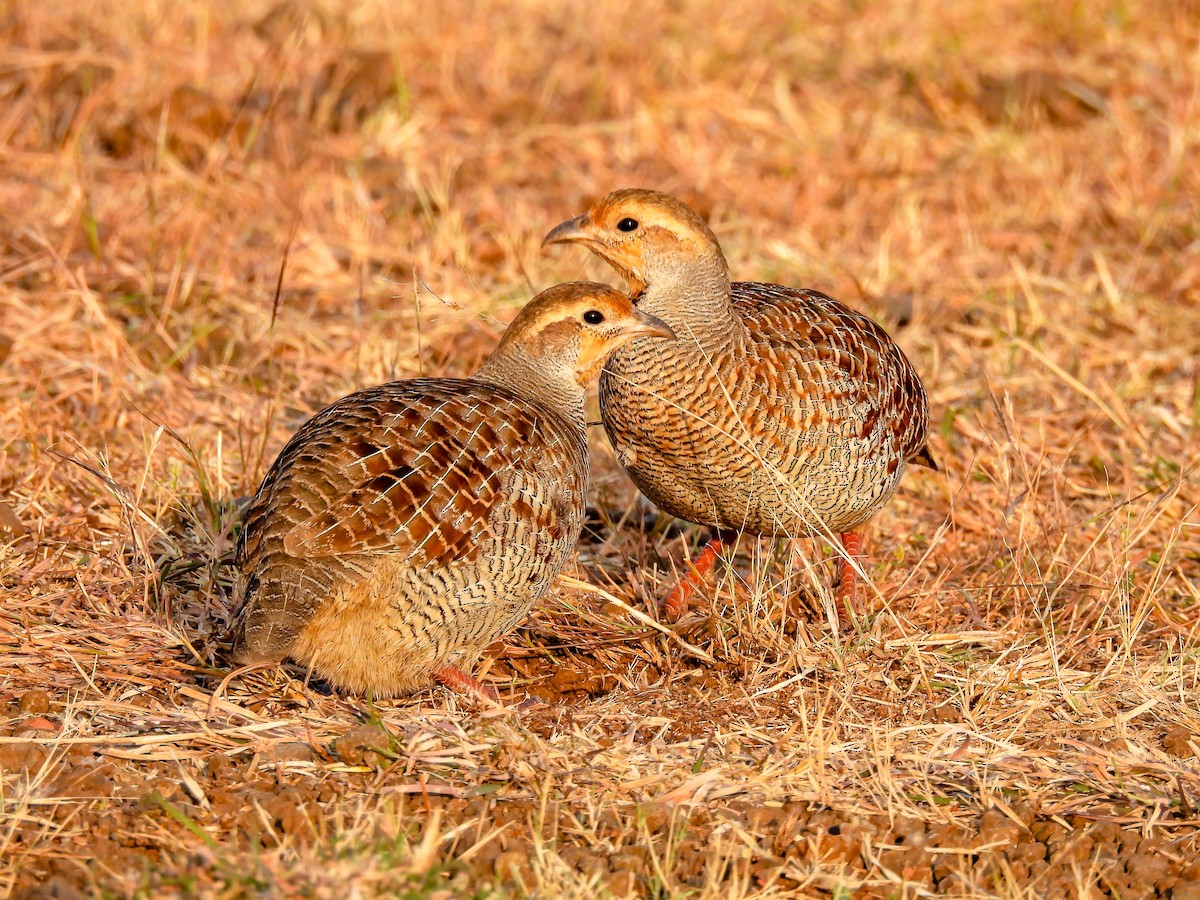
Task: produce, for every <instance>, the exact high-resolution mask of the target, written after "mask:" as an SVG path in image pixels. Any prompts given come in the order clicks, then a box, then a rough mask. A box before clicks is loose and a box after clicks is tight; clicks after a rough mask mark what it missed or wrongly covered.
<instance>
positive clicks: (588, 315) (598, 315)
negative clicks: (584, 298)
mask: <svg viewBox="0 0 1200 900" xmlns="http://www.w3.org/2000/svg"><path fill="white" fill-rule="evenodd" d="M583 321H585V322H587V323H588V324H589V325H599V324H600V323H601V322H603V321H604V313H602V312H600V310H598V309H589V310H588V311H587V312H585V313H584V314H583Z"/></svg>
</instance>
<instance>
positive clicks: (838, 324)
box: [544, 190, 936, 619]
mask: <svg viewBox="0 0 1200 900" xmlns="http://www.w3.org/2000/svg"><path fill="white" fill-rule="evenodd" d="M559 243H579V244H583V245H584V246H585V247H587V248H588V249H589V250H591V251H592V252H593V253H595V254H597V255H598V256H599V257H601V258H602V259H604V260H605V261H606V262H608V263H609V264H610V265H611V266H612V267H613V268H615V269H616V270H617V271H618V272H620V273H621V274H622V275H623V276H624V277H625V278H626V280H627V281H628V282H629V288H630V292H631V295H632V296H633V297H634V302H635V303H636V304H637V308H638V309H640V310H643V311H646V312H649V313H652V314H654V315H656V316H658V317H660V318H662V319H663V321H665V322H666V323H667V324H668V325H670V326H671V328H672V329H673V330H674V331H675V333H676V335H677V336H678V340H676V341H674V342H672V343H671V344H669V345H653V344H650V343H649V342H647V341H634V342H631V343H629V344H627V345H626V346H624V347H622V348H621V349H620V350H618V351H617V352H616V353H615V354H613V356H612V357H611V358H610V359H609V361H608V363H607V364H606V365H605V367H604V371H603V372H602V374H601V376H600V408H601V413H602V416H603V419H604V427H605V429H606V430H607V431H608V436H609V439H610V440H611V441H612V444H613V447H614V448H615V450H616V452H617V456H618V458H619V459H620V460H621V462H622V463H623V464H624V465H625V466H626V468H627V469H628V470H629V474H630V476H631V477H632V478H633V481H634V483H635V484H636V485H637V486H638V488H639V489H640V490H641V491H642V492H643V493H644V494H645V495H646V496H647V497H649V498H650V499H651V500H653V501H654V502H655V503H656V504H657V505H658V506H659V508H660V509H662V510H664V511H665V512H667V513H669V514H670V515H673V516H678V517H679V518H681V519H686V520H688V521H690V522H696V523H699V524H702V525H708V526H710V527H711V528H713V529H714V530H715V534H714V536H713V538H712V540H711V541H710V542H709V543H708V544H707V546H706V547H705V548H704V550H703V552H702V553H701V554H700V555H699V556H698V557H697V558H696V560H695V562H694V564H693V567H692V568H691V569H690V570H689V572H688V573H687V575H685V577H684V578H683V579H682V580H681V582H680V583H679V585H677V586H676V588H675V589H674V590H673V591H672V592H671V593H670V594H669V595H668V596H667V598H666V600H665V602H664V611H665V613H666V615H667V617H668V618H670V619H676V618H678V617H679V616H680V615H681V614H682V613H683V611H684V610H685V609H686V608H687V604H688V601H689V598H690V596H691V594H692V593H693V592H694V591H695V590H696V588H697V586H698V585H699V583H700V580H701V578H703V577H704V576H706V575H707V574H708V572H709V571H710V570H711V569H712V566H713V564H714V562H715V560H716V558H717V554H718V553H719V552H720V551H721V549H722V547H723V546H725V545H726V544H728V543H729V542H730V541H731V540H733V538H734V537H735V536H736V533H738V532H749V533H751V534H758V535H771V536H775V535H789V536H792V537H812V536H825V537H826V538H827V539H828V540H830V541H833V540H834V539H835V537H837V538H840V542H841V547H840V548H838V554H837V560H838V565H837V569H838V572H837V578H836V589H837V598H838V600H839V607H840V609H839V613H841V612H843V610H844V611H845V612H847V613H848V612H849V611H850V608H851V606H852V604H853V600H854V594H855V570H856V568H857V567H858V562H857V561H856V560H857V558H858V557H859V556H860V554H861V552H862V531H861V528H862V526H863V525H864V524H865V523H866V522H867V520H868V519H870V518H871V517H872V516H873V515H875V513H877V512H878V511H879V510H880V509H881V508H882V507H883V505H884V504H885V503H886V502H887V501H888V499H889V498H890V497H891V496H892V494H893V493H895V491H896V487H897V485H898V484H899V482H900V477H901V476H902V475H903V474H904V466H905V463H909V462H915V463H921V464H923V465H927V466H930V467H933V468H936V465H935V463H934V461H933V457H932V456H931V455H930V453H929V450H928V448H927V446H926V443H925V432H926V428H927V426H928V419H929V408H928V400H927V399H926V396H925V389H924V387H922V385H921V379H920V378H919V377H918V376H917V373H916V370H915V369H914V368H913V366H912V364H911V363H910V362H909V361H908V359H907V357H905V355H904V353H903V352H902V351H901V349H900V348H899V347H898V346H897V345H896V343H895V342H894V341H893V340H892V339H891V338H890V337H889V336H888V335H887V333H886V332H885V331H884V330H883V329H882V328H881V327H879V325H877V324H876V323H875V322H873V321H871V320H870V319H869V318H867V317H866V316H863V315H861V314H859V313H857V312H854V311H853V310H851V309H849V308H848V307H846V306H843V305H842V304H841V303H839V302H838V301H837V300H834V299H833V298H831V297H827V296H825V295H824V294H821V293H818V292H817V291H812V290H803V289H801V290H797V289H794V288H788V287H783V286H781V285H777V284H758V283H754V282H733V283H731V282H730V280H729V267H728V264H727V263H726V261H725V255H724V254H723V253H722V252H721V245H720V244H719V243H717V239H716V237H715V236H714V235H713V233H712V231H711V230H710V229H709V227H708V225H707V224H705V222H704V220H703V219H702V218H700V216H698V215H697V214H696V213H695V212H693V211H692V210H691V209H689V208H688V207H687V206H685V205H684V204H683V203H681V202H679V201H678V200H676V199H675V198H673V197H670V196H668V195H666V194H662V193H658V192H656V191H648V190H620V191H615V192H613V193H611V194H609V195H608V196H606V197H604V198H603V199H601V200H599V201H598V202H597V203H596V204H595V205H594V206H592V208H591V209H589V210H588V211H587V212H586V213H584V214H583V215H581V216H578V217H576V218H574V219H570V220H569V221H566V222H563V223H562V224H561V225H559V226H558V227H557V228H555V229H554V230H553V231H551V232H550V233H549V234H548V235H547V236H546V239H545V241H544V245H545V244H559ZM835 547H836V545H835Z"/></svg>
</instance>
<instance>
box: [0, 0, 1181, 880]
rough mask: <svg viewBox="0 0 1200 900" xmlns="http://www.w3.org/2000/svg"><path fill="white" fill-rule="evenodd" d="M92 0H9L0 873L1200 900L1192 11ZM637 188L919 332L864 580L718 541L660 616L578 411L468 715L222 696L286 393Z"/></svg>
mask: <svg viewBox="0 0 1200 900" xmlns="http://www.w3.org/2000/svg"><path fill="white" fill-rule="evenodd" d="M99 6H100V7H102V8H98V6H97V4H85V3H80V2H69V0H68V2H63V3H32V2H23V0H18V2H17V3H16V5H15V6H9V7H7V8H6V9H5V10H3V11H0V16H2V17H0V29H2V32H3V37H4V41H3V45H2V47H3V49H0V97H2V98H3V100H2V102H0V166H2V167H3V172H4V177H3V179H0V338H3V340H2V341H0V347H2V348H3V350H2V351H0V352H2V355H4V357H5V358H4V359H3V360H2V361H0V383H2V387H0V389H2V390H3V391H4V395H5V396H6V398H7V400H6V402H5V404H4V405H3V408H2V409H0V421H2V422H3V426H2V428H0V485H2V487H3V497H2V498H0V538H3V541H4V546H3V547H2V548H0V585H2V590H3V603H2V607H0V662H2V670H0V671H2V672H3V676H2V680H0V700H2V701H4V702H10V706H9V708H8V712H7V719H8V721H7V724H6V725H5V726H3V728H2V730H0V769H2V770H3V778H2V780H0V893H14V892H15V893H22V892H24V895H25V896H37V894H36V893H30V892H31V891H36V888H35V886H36V885H37V884H38V883H40V882H43V881H45V880H47V879H52V881H51V884H52V885H53V886H54V889H55V890H58V891H59V892H60V893H58V894H56V895H55V896H60V897H62V896H73V895H72V894H68V893H63V892H65V891H69V890H71V889H72V888H71V886H75V887H76V888H78V889H79V890H82V891H83V892H85V893H96V894H102V895H105V896H163V895H168V896H172V895H179V896H224V897H231V896H247V895H248V896H282V895H291V894H302V895H311V896H321V897H348V896H373V895H396V893H397V892H400V891H408V892H409V893H407V894H404V896H414V897H416V896H450V895H454V896H471V895H480V896H484V895H487V894H489V893H495V894H498V895H507V894H510V893H515V894H521V893H525V892H528V893H536V894H538V895H539V896H580V897H589V896H595V895H596V894H597V893H598V892H600V891H609V892H611V893H613V894H614V895H616V896H624V895H626V894H630V893H638V894H646V895H653V896H664V897H666V896H670V897H676V896H680V897H682V896H695V897H751V896H753V897H759V896H762V897H767V896H785V895H802V896H809V895H817V896H834V897H849V896H852V895H853V896H860V895H861V896H918V895H922V894H925V893H929V892H954V891H958V892H960V893H966V894H972V895H985V896H1005V897H1045V896H1059V895H1074V894H1080V895H1088V896H1101V895H1109V894H1111V895H1112V896H1121V897H1140V896H1152V895H1153V894H1154V893H1155V890H1156V889H1157V890H1158V891H1159V892H1160V893H1163V895H1165V892H1166V891H1168V890H1169V889H1171V887H1172V886H1174V887H1175V890H1176V892H1177V893H1176V896H1178V897H1194V896H1197V895H1198V894H1197V893H1186V891H1188V890H1191V891H1196V890H1197V888H1195V887H1194V886H1193V887H1186V886H1185V882H1186V881H1188V879H1192V880H1195V879H1200V868H1198V867H1197V866H1195V865H1192V866H1191V868H1190V869H1189V868H1188V865H1189V864H1190V862H1191V859H1193V858H1194V855H1195V852H1196V843H1197V838H1196V834H1197V825H1200V761H1198V760H1197V758H1196V755H1197V751H1198V749H1200V748H1198V747H1197V744H1198V743H1200V738H1198V737H1197V735H1200V713H1197V710H1196V704H1195V700H1196V697H1197V691H1198V687H1200V685H1198V682H1200V642H1198V626H1200V615H1198V613H1200V510H1198V509H1197V506H1198V504H1200V483H1198V478H1197V465H1198V464H1200V449H1198V448H1200V442H1198V441H1197V434H1198V429H1200V362H1198V360H1200V226H1198V222H1200V213H1198V208H1197V196H1198V187H1200V174H1198V173H1200V152H1198V148H1200V130H1198V129H1200V126H1198V125H1197V122H1198V121H1200V118H1198V116H1197V113H1198V106H1200V65H1198V62H1200V56H1198V53H1197V46H1198V41H1200V8H1198V7H1197V6H1196V4H1195V3H1171V2H1151V0H1144V2H1140V3H1139V2H1134V0H1129V2H1121V0H1113V2H1103V3H1073V4H1068V3H1057V4H1055V3H1051V4H1045V3H1040V2H1018V0H1000V2H996V0H989V2H983V0H964V2H960V3H956V4H936V3H915V2H910V3H882V2H878V3H876V2H871V3H858V4H849V5H847V4H841V3H832V2H829V3H826V2H818V3H813V4H795V5H792V4H770V3H765V2H764V3H759V4H741V5H739V6H738V9H737V12H736V13H735V12H734V7H732V6H730V5H728V4H719V3H708V2H695V3H683V4H673V5H671V8H670V10H669V11H668V10H665V9H664V10H658V9H655V8H653V6H652V5H651V4H647V3H632V2H630V3H626V2H617V3H613V4H593V5H591V6H587V7H584V6H569V7H564V5H563V4H554V3H529V4H525V5H524V6H520V7H513V6H511V5H506V4H498V3H497V4H480V3H470V2H465V0H449V2H446V3H443V4H440V5H437V8H435V5H433V4H421V5H419V6H420V10H419V11H417V5H415V4H414V5H412V6H413V9H411V10H406V9H405V8H403V5H399V4H384V3H374V2H371V3H362V4H350V3H345V4H338V3H333V2H330V3H328V4H320V5H319V4H313V5H311V6H305V5H304V4H281V5H279V6H277V7H272V6H271V5H270V4H269V3H262V2H252V3H248V4H234V3H218V4H213V5H210V6H205V5H201V4H197V3H189V4H182V3H181V4H166V3H159V2H152V0H142V2H141V3H140V4H138V3H127V2H123V3H115V2H109V3H101V4H99ZM793 7H794V8H793ZM801 7H802V8H801ZM518 10H519V11H518ZM630 185H645V186H654V187H658V188H661V189H664V190H668V191H672V192H675V193H678V194H680V195H681V196H683V197H684V198H685V199H687V200H689V201H690V202H692V203H694V204H695V205H696V206H697V207H698V208H700V209H701V210H702V211H703V212H704V213H705V214H706V215H708V216H709V217H710V219H711V220H712V222H713V224H714V226H715V228H716V230H717V232H718V234H719V235H720V236H721V238H722V240H723V242H724V244H725V247H726V250H727V253H728V255H729V257H730V259H731V262H732V265H733V268H734V271H735V273H736V274H737V275H738V276H739V277H742V278H757V279H764V280H779V281H783V282H786V283H791V284H797V285H801V284H803V285H810V286H813V287H816V288H819V289H822V290H826V291H828V292H830V293H832V294H834V295H835V296H839V297H841V298H843V299H845V300H847V301H849V302H850V303H852V304H853V305H856V306H859V307H861V308H863V309H865V310H867V311H869V312H871V313H872V314H874V315H876V316H877V317H879V318H880V319H881V320H882V321H884V322H885V323H887V324H888V326H889V328H891V329H892V330H893V332H894V333H896V334H897V336H898V338H899V340H900V341H901V342H902V344H903V345H904V347H905V349H906V350H907V351H908V352H909V353H910V355H911V356H912V357H913V359H914V361H915V362H916V363H917V366H918V368H919V369H920V370H921V371H922V373H923V374H924V377H925V380H926V384H927V385H928V386H929V388H930V393H931V399H932V403H933V408H934V411H935V413H934V415H935V421H934V431H935V435H934V439H933V446H934V451H935V454H936V455H937V457H938V458H939V459H940V460H941V462H942V464H943V466H944V469H945V471H944V473H943V474H941V475H936V474H931V473H927V472H916V473H913V474H912V475H910V476H908V477H907V478H906V481H905V483H904V485H903V487H902V489H901V492H900V494H899V495H898V496H897V498H896V499H895V501H894V502H893V503H892V504H891V505H890V506H889V507H888V508H887V509H886V510H885V511H884V513H883V514H882V515H880V516H879V518H878V519H877V520H876V522H875V525H874V527H873V531H872V533H871V535H870V537H869V546H870V548H871V550H872V551H873V557H872V561H871V562H870V564H869V565H868V567H867V573H868V575H869V576H870V577H871V578H872V579H873V583H874V586H875V589H876V593H875V596H874V599H873V609H874V610H875V611H876V612H875V613H873V614H872V615H870V616H868V617H866V618H864V619H863V620H862V621H861V622H859V623H857V625H856V627H855V628H854V629H853V630H852V631H851V633H849V634H845V633H843V634H840V635H835V634H833V633H831V631H830V629H828V628H827V627H826V625H825V622H824V620H823V619H822V617H821V615H820V612H821V608H822V607H821V603H820V600H821V598H820V596H817V595H813V592H812V589H811V584H813V583H816V582H818V581H822V582H823V581H824V580H827V579H828V563H827V562H826V563H825V564H824V565H825V568H824V569H821V570H820V571H819V572H818V571H817V570H816V569H814V568H811V567H810V568H809V569H808V570H803V569H802V570H798V571H795V572H791V571H789V564H787V562H786V560H784V558H783V556H782V555H779V554H773V553H772V552H771V550H772V548H770V547H769V546H767V545H766V544H765V543H764V544H763V545H761V546H756V547H750V546H745V547H743V548H742V551H743V552H742V553H740V554H739V556H738V559H737V562H736V564H735V566H734V567H733V568H732V570H730V573H729V574H728V576H727V577H726V578H725V580H724V581H723V583H722V584H721V586H720V588H719V590H718V591H717V592H716V594H715V596H714V598H713V602H712V604H711V607H705V608H704V609H703V610H700V611H699V613H700V614H698V615H697V616H695V617H693V618H692V619H690V620H689V621H688V622H685V623H684V624H683V626H682V627H681V628H680V629H679V630H678V633H677V634H674V635H670V634H667V633H664V630H663V629H661V628H656V627H655V626H654V623H653V622H648V621H647V614H648V613H651V612H652V610H653V602H652V601H653V598H654V597H656V596H658V595H660V594H661V593H662V591H663V589H664V586H665V585H667V584H669V582H670V580H671V579H672V578H673V574H674V572H675V571H677V570H678V568H679V566H680V565H681V563H682V559H683V554H684V551H685V546H684V540H683V539H684V538H686V539H687V540H690V541H694V540H695V539H696V538H698V537H699V534H698V532H696V531H694V530H687V531H685V532H683V534H682V538H681V536H680V533H679V532H678V531H674V530H664V529H663V528H662V527H659V528H657V529H653V530H649V531H647V530H645V529H643V528H642V527H641V525H642V522H641V518H642V517H641V515H640V512H639V510H638V508H637V507H636V505H635V504H634V502H633V500H632V494H631V493H630V490H629V486H628V484H627V482H625V481H624V479H623V476H622V475H620V474H619V473H618V471H617V469H616V467H615V466H614V464H613V463H612V461H611V457H610V456H608V455H607V451H606V449H605V447H604V446H603V441H602V439H599V440H597V441H596V442H594V443H595V446H596V459H597V461H596V470H597V477H596V479H595V493H596V498H597V504H598V506H599V507H601V508H602V509H603V510H605V511H606V515H608V517H609V518H611V519H613V520H615V521H614V522H612V523H609V524H610V525H613V527H611V528H606V529H603V530H602V531H601V537H600V540H598V541H596V542H592V543H587V542H585V543H583V544H581V554H580V558H579V562H578V565H577V567H576V569H575V571H574V574H575V575H576V576H577V577H578V578H580V579H583V580H584V581H586V582H587V583H589V584H591V585H593V586H594V587H590V588H589V587H587V586H586V585H585V586H583V587H580V586H578V585H577V584H576V585H575V586H571V585H570V584H567V585H565V586H564V587H563V589H562V590H560V591H557V592H555V594H554V595H553V597H552V598H551V599H550V600H549V601H548V602H546V603H545V604H544V605H543V607H542V608H540V609H539V610H538V611H537V613H536V614H535V615H534V617H533V618H532V619H531V621H530V622H529V623H527V625H526V626H525V627H524V628H522V629H521V630H520V631H518V632H517V633H516V634H514V635H512V636H511V637H510V639H509V640H508V642H507V645H506V647H505V648H498V649H497V652H496V653H494V654H493V656H496V657H497V658H496V659H494V660H492V661H490V662H488V663H487V666H488V668H489V671H488V677H490V678H493V679H494V680H495V681H496V683H497V684H499V685H500V686H501V687H503V688H505V689H506V690H508V689H509V686H511V696H512V698H513V705H510V706H508V707H506V708H503V709H480V708H474V707H472V706H471V704H470V703H468V702H466V701H463V700H461V699H460V698H457V697H454V696H450V695H448V694H446V693H443V692H441V691H438V692H434V693H431V694H426V695H424V696H420V697H417V698H414V699H412V700H410V701H406V702H394V703H387V704H379V705H375V706H372V705H371V704H368V703H364V702H363V701H361V700H359V699H355V698H337V697H330V696H326V695H323V694H321V693H319V692H317V691H316V690H314V689H313V688H312V687H311V686H305V685H304V683H303V681H302V680H294V679H290V678H288V677H287V676H286V675H285V674H284V673H268V674H262V673H259V674H256V675H253V676H249V677H247V678H245V679H239V680H234V681H232V682H231V683H230V684H228V685H227V687H226V688H225V690H224V691H221V692H219V691H218V686H219V685H220V682H221V679H222V676H223V675H224V672H223V671H221V670H219V669H214V668H213V666H214V663H215V661H216V659H217V656H216V655H215V654H216V653H217V651H218V649H219V646H218V640H219V637H220V634H221V630H222V629H223V627H224V626H225V624H226V622H227V616H228V611H227V603H228V599H227V597H226V593H225V590H226V587H227V577H226V574H225V571H224V570H223V567H222V562H223V560H225V559H226V558H227V556H228V554H229V551H230V547H231V541H230V533H231V530H232V528H233V527H234V524H235V520H236V515H235V513H234V511H233V504H232V502H231V501H233V500H234V498H237V497H240V496H245V495H246V494H248V493H250V492H251V491H252V490H253V489H254V487H255V486H256V485H257V482H258V480H259V479H260V478H261V476H262V474H263V472H264V470H265V467H266V465H267V464H269V462H270V460H271V458H272V455H273V454H274V453H275V452H276V451H277V450H278V448H279V447H280V446H281V445H282V443H283V441H284V440H285V438H286V436H287V434H288V432H289V429H291V428H293V427H295V425H296V424H298V423H299V422H300V421H301V420H302V419H303V418H304V417H305V416H306V415H307V414H308V413H310V412H311V411H313V410H314V409H315V408H317V407H319V406H321V405H323V404H324V403H326V402H328V401H329V400H331V399H333V398H334V397H336V396H339V395H340V394H342V393H344V392H347V391H349V390H350V389H353V388H355V387H358V386H360V385H364V384H368V383H372V382H378V381H381V380H385V379H388V378H391V377H403V376H408V375H413V374H416V373H418V372H437V373H448V374H459V373H462V372H465V371H468V370H470V369H471V368H472V367H473V366H474V365H475V364H476V363H477V362H478V360H479V359H480V358H481V356H482V355H483V354H484V353H486V352H487V351H488V349H489V348H490V346H491V344H492V342H493V341H494V339H495V336H496V334H497V333H498V330H499V326H498V324H497V323H498V322H503V321H507V320H508V319H509V318H511V316H512V314H513V311H514V310H515V309H516V308H517V306H518V305H519V303H520V302H522V301H523V300H524V299H526V298H527V297H529V296H530V295H531V294H532V292H533V291H534V290H535V289H538V288H541V287H545V286H547V285H549V284H552V283H554V282H556V281H560V280H565V279H567V278H575V277H580V276H583V275H586V276H589V277H594V278H600V279H602V280H610V281H611V280H612V276H611V274H610V273H609V272H608V271H607V270H606V269H605V268H603V267H602V265H601V264H600V263H598V262H596V261H594V260H590V259H583V258H582V254H581V252H579V251H562V252H557V253H554V254H550V255H542V254H541V253H539V250H538V244H539V241H540V238H541V236H542V235H543V234H544V233H545V232H546V231H547V230H548V229H549V228H550V227H551V226H553V225H554V224H556V223H557V222H559V221H561V220H562V219H563V218H565V217H567V216H568V215H571V214H574V213H576V212H578V211H580V210H581V209H582V208H583V207H584V205H585V202H586V201H587V200H589V199H591V198H593V197H595V196H597V195H599V194H601V193H603V192H605V191H607V190H609V189H611V188H614V187H619V186H630ZM285 259H286V267H285V268H284V271H282V277H281V267H283V261H284V260H285ZM277 284H278V285H279V291H278V296H277V297H276V288H277ZM10 342H11V344H10ZM818 576H819V577H818ZM784 579H788V580H786V581H785V580H784ZM606 594H607V595H608V596H607V597H606V596H605V595H606ZM799 595H805V596H808V597H810V599H811V600H812V601H813V602H812V604H811V605H812V606H813V607H815V609H816V612H817V615H814V616H812V617H806V616H801V617H800V620H799V621H796V619H795V617H794V615H793V614H792V613H791V612H790V611H789V609H790V608H789V605H788V602H787V599H788V597H793V596H799ZM631 609H632V610H633V611H634V612H630V611H629V610H631ZM710 611H711V614H709V612H710ZM501 649H502V650H503V652H502V653H501V652H499V651H500V650H501ZM526 694H529V695H530V696H532V697H533V698H535V701H538V702H532V703H526V704H524V705H516V704H518V703H519V702H520V700H521V699H522V698H523V697H524V696H525V695H526ZM347 733H349V736H348V737H343V738H342V740H341V741H340V742H338V738H339V736H343V735H346V734H347ZM1189 740H1190V743H1189ZM372 748H376V749H372ZM1030 847H1033V848H1034V849H1033V850H1028V849H1022V848H1030ZM1037 847H1040V848H1041V850H1040V851H1038V850H1037V849H1036V848H1037ZM1151 851H1153V852H1156V853H1158V854H1159V855H1158V859H1159V860H1160V862H1159V863H1155V862H1153V861H1152V860H1151V857H1150V853H1151ZM1039 853H1041V855H1040V856H1039V855H1038V854H1039ZM89 860H90V863H89ZM1148 860H1149V861H1148ZM1155 866H1161V868H1158V869H1156V868H1155ZM1172 879H1174V880H1172ZM1176 882H1178V883H1176Z"/></svg>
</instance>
